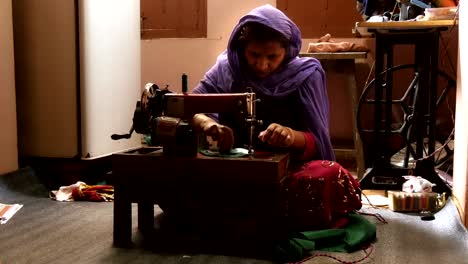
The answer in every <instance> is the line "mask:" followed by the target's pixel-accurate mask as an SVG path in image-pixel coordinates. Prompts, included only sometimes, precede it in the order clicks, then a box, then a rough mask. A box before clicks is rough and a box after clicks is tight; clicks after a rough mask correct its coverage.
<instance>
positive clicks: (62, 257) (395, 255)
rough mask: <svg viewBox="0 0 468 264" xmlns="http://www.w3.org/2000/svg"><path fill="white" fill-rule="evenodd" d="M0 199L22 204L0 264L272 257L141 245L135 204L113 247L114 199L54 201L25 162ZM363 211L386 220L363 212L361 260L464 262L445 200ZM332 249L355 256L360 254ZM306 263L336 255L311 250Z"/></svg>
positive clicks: (5, 236) (467, 249) (2, 240)
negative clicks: (371, 226) (366, 222)
mask: <svg viewBox="0 0 468 264" xmlns="http://www.w3.org/2000/svg"><path fill="white" fill-rule="evenodd" d="M0 202H2V203H21V204H24V207H23V208H22V209H21V210H20V211H19V212H18V213H17V214H16V215H15V216H14V217H13V218H12V219H11V220H10V221H9V222H8V223H6V224H4V225H0V263H2V264H9V263H14V264H16V263H34V264H35V263H48V264H49V263H169V264H170V263H190V264H197V263H240V264H248V263H259V264H260V263H272V262H271V261H270V260H268V258H265V257H262V256H263V255H259V256H256V255H255V254H251V253H252V252H248V250H246V251H244V250H238V248H237V247H238V246H242V245H235V244H232V245H227V244H224V242H219V243H218V244H219V245H218V247H215V244H217V243H216V241H214V243H211V244H210V243H208V244H207V245H209V246H204V247H202V246H200V243H199V241H195V240H194V241H190V239H189V240H188V241H189V242H186V243H184V244H183V245H182V244H180V243H178V241H177V240H175V241H171V240H165V238H164V236H162V237H163V238H160V239H159V240H158V241H159V242H157V243H156V244H157V246H154V247H153V246H152V247H145V246H144V245H143V244H141V243H140V238H139V236H138V232H137V231H136V220H137V219H136V217H135V216H136V207H135V206H134V207H133V216H134V218H133V223H134V237H135V241H136V245H135V247H134V248H130V249H121V248H115V247H113V246H112V228H113V227H112V225H113V221H112V217H113V204H112V203H94V202H56V201H53V200H51V199H49V198H48V196H47V190H46V189H45V188H44V187H43V186H42V185H41V183H40V181H39V180H38V179H37V177H36V176H35V175H34V172H32V171H31V170H30V169H22V170H20V171H19V172H16V173H14V174H9V175H4V176H0ZM363 211H365V212H371V213H375V212H377V213H380V214H381V215H382V216H383V217H384V218H385V219H386V220H387V221H388V224H383V223H380V222H379V221H378V220H377V219H376V218H374V217H370V216H369V217H368V219H370V221H373V222H375V223H376V224H377V225H378V227H377V241H376V242H375V243H374V244H373V252H372V254H371V255H370V256H369V258H367V259H366V260H365V261H364V262H362V263H408V264H409V263H411V264H419V263H420V264H423V263H424V264H430V263H462V264H463V263H468V233H467V231H466V229H465V228H464V227H463V226H462V225H461V223H460V220H459V217H458V213H457V211H456V208H455V207H454V205H453V203H452V202H451V200H450V199H449V202H448V204H447V205H446V206H445V207H444V208H443V209H442V210H441V211H439V212H438V213H437V214H436V215H435V217H436V219H435V220H433V221H421V220H420V217H419V216H416V215H408V214H400V213H395V212H391V211H389V210H382V209H363ZM157 212H158V210H157ZM161 234H162V233H161ZM210 246H212V247H213V248H210ZM215 248H216V249H215ZM223 248H224V249H225V250H223ZM244 252H245V254H244ZM330 255H333V256H336V257H339V258H341V259H343V260H345V261H353V260H356V259H359V258H361V257H362V256H363V255H364V253H363V252H361V251H359V252H355V253H352V254H339V253H330ZM306 263H338V262H337V261H336V260H333V259H330V258H327V257H316V258H314V259H311V260H309V261H307V262H306Z"/></svg>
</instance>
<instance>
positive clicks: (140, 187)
mask: <svg viewBox="0 0 468 264" xmlns="http://www.w3.org/2000/svg"><path fill="white" fill-rule="evenodd" d="M255 102H256V99H255V94H254V93H251V92H248V93H237V94H186V93H181V94H178V93H172V92H170V91H169V90H168V89H159V87H157V85H154V84H148V85H146V87H145V90H144V91H143V94H142V98H141V100H140V101H138V102H137V107H136V109H135V113H134V116H133V125H132V128H131V129H130V133H129V134H124V135H117V134H114V135H112V138H113V139H114V140H118V139H121V138H129V137H130V136H131V133H132V132H133V131H136V132H137V133H141V134H146V135H148V134H150V135H151V145H154V146H148V147H142V148H140V149H137V150H131V151H127V152H122V153H115V154H113V155H112V184H113V185H114V245H115V246H119V247H126V246H129V245H131V244H132V207H131V204H132V203H137V204H138V229H139V230H140V231H141V232H142V234H143V236H144V237H145V236H147V235H149V236H151V234H153V233H152V230H153V229H154V222H155V221H154V216H155V210H154V204H159V205H160V206H161V205H162V204H161V202H162V200H161V197H162V196H164V197H168V196H169V197H170V199H169V200H170V201H173V202H175V203H177V202H180V201H181V199H184V197H192V196H191V195H193V197H199V196H198V195H200V194H203V195H204V197H205V198H203V201H204V202H205V203H206V204H207V205H208V206H214V207H216V208H224V207H226V205H231V206H235V207H237V208H240V210H244V211H245V212H249V215H250V216H251V217H253V218H255V219H257V220H258V221H259V223H262V224H261V225H260V227H259V230H258V232H263V233H265V235H267V234H269V235H271V233H272V232H271V230H278V226H284V225H282V224H281V222H280V221H281V219H282V217H281V216H283V215H284V212H282V210H281V208H284V207H283V206H282V205H281V201H282V200H281V199H280V197H281V192H280V186H281V182H282V179H284V177H286V175H287V171H288V163H289V154H288V153H272V154H271V155H265V156H256V155H253V148H252V139H253V138H252V137H253V133H254V130H255V126H256V125H259V124H261V121H259V120H257V119H256V115H255ZM223 112H229V113H231V115H230V116H234V117H235V119H237V121H238V122H239V124H240V127H242V128H244V129H245V133H247V134H248V146H247V148H248V149H249V150H250V154H252V155H249V156H247V157H240V158H231V157H211V156H205V155H202V154H200V153H198V150H197V148H198V147H199V144H198V140H197V135H196V134H195V133H194V130H193V129H192V126H191V119H192V117H193V116H194V115H195V114H197V113H223ZM232 114H233V115H232ZM156 146H158V147H156ZM160 146H162V149H161V147H160ZM166 201H167V199H166ZM274 235H276V234H274Z"/></svg>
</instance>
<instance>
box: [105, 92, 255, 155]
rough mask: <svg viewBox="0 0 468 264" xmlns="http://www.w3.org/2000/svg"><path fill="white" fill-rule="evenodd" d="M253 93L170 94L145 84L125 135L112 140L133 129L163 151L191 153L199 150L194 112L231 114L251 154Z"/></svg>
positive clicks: (253, 122) (166, 152)
mask: <svg viewBox="0 0 468 264" xmlns="http://www.w3.org/2000/svg"><path fill="white" fill-rule="evenodd" d="M255 103H256V99H255V93H253V92H247V93H232V94H188V93H172V92H171V91H170V90H168V89H167V87H166V88H164V89H160V88H159V87H158V86H157V85H155V84H152V83H148V84H147V85H146V86H145V90H144V91H143V93H142V97H141V100H140V101H138V102H137V105H136V109H135V113H134V116H133V125H132V128H131V129H130V133H129V134H125V135H118V134H114V135H112V139H114V140H119V139H122V138H129V137H130V136H131V134H132V132H133V131H136V132H137V133H140V134H146V135H150V136H151V145H153V146H162V147H163V151H164V154H167V155H184V156H185V155H188V156H195V155H196V154H197V152H198V149H199V142H200V140H199V139H198V135H196V133H195V131H194V129H193V127H192V124H191V119H192V118H193V116H194V115H195V114H197V113H231V115H230V116H232V117H233V119H234V122H236V123H237V124H238V126H239V127H240V128H241V130H243V131H240V132H241V133H247V135H248V136H247V138H248V143H247V145H246V146H245V147H246V148H247V149H248V150H249V153H250V154H253V135H254V131H255V126H257V125H259V124H261V123H262V121H261V120H257V119H256V117H255Z"/></svg>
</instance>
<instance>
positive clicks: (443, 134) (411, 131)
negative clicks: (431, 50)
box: [356, 64, 456, 171]
mask: <svg viewBox="0 0 468 264" xmlns="http://www.w3.org/2000/svg"><path fill="white" fill-rule="evenodd" d="M380 74H381V75H383V79H384V82H385V78H386V77H387V76H392V83H393V89H392V102H391V104H392V116H391V131H389V133H388V134H387V135H388V138H385V131H384V128H385V105H386V103H387V102H386V100H385V91H383V92H382V94H383V96H382V104H380V107H381V113H382V115H381V120H380V124H379V126H380V131H379V133H378V134H379V135H380V136H379V137H380V139H381V140H382V141H380V140H379V141H380V142H373V141H372V139H373V135H374V134H375V129H374V127H375V124H374V109H375V107H376V104H375V99H374V98H375V79H373V80H372V81H370V82H369V83H368V85H366V87H365V88H364V90H363V92H362V94H361V97H360V100H359V105H358V109H357V120H356V121H357V128H358V131H359V134H360V136H361V139H362V141H363V143H364V152H365V154H366V157H367V158H366V162H367V161H368V160H369V157H368V156H369V154H368V152H369V150H371V148H372V147H374V148H375V147H386V148H387V149H386V150H385V151H387V154H388V155H389V157H390V160H391V165H392V166H397V167H402V168H413V165H414V160H415V156H417V155H416V154H417V153H418V152H417V148H418V146H417V143H416V142H418V140H419V142H421V141H422V142H423V146H422V147H420V148H422V149H423V157H422V158H425V157H427V156H429V155H433V157H434V166H435V168H438V169H441V170H444V171H448V170H451V169H452V163H453V162H452V161H453V160H452V158H453V150H454V136H453V130H454V123H455V100H456V97H455V95H456V81H455V80H454V79H453V78H451V77H450V76H449V75H448V74H446V73H444V72H441V71H439V72H438V80H437V90H438V91H437V95H436V97H435V98H437V101H436V105H435V110H434V113H435V114H434V120H435V128H434V131H435V135H434V136H435V144H434V146H433V148H434V149H435V151H434V152H433V153H429V149H430V148H431V146H430V145H429V137H428V132H427V130H428V128H429V127H428V125H427V124H429V116H428V115H425V116H424V117H423V118H424V122H425V123H426V126H425V129H424V130H425V131H424V132H423V133H424V136H423V138H422V139H421V134H419V135H417V134H416V129H415V125H414V118H413V117H414V115H415V114H417V113H416V112H415V108H416V104H415V103H414V101H415V98H414V97H415V91H416V90H417V85H418V82H417V77H416V75H417V73H416V71H415V65H414V64H404V65H398V66H395V67H392V68H390V69H387V70H386V71H384V72H382V73H380ZM415 80H416V81H415Z"/></svg>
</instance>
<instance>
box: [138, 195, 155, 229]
mask: <svg viewBox="0 0 468 264" xmlns="http://www.w3.org/2000/svg"><path fill="white" fill-rule="evenodd" d="M153 227H154V203H153V202H151V201H140V202H138V230H140V232H141V233H142V234H143V235H144V234H147V233H148V231H151V230H152V229H153Z"/></svg>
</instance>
